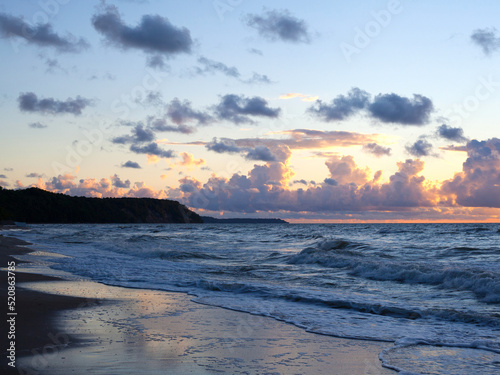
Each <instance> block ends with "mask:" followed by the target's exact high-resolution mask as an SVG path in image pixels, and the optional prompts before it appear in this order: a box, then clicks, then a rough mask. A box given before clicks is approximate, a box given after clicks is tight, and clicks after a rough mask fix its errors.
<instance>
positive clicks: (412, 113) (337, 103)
mask: <svg viewBox="0 0 500 375" xmlns="http://www.w3.org/2000/svg"><path fill="white" fill-rule="evenodd" d="M298 95H300V94H293V93H292V94H289V95H288V96H284V97H280V98H283V99H288V98H292V97H298ZM364 110H367V114H368V115H369V116H370V117H371V118H373V119H375V120H378V121H381V122H385V123H393V124H400V125H417V126H420V125H425V124H427V123H428V122H429V118H430V115H431V113H432V112H433V111H434V106H433V104H432V101H431V100H430V99H429V98H427V97H425V96H423V95H418V94H414V95H413V98H412V99H410V98H405V97H402V96H399V95H397V94H394V93H392V94H379V95H377V96H375V98H374V99H373V100H371V99H370V94H368V93H367V92H366V91H364V90H361V89H359V88H357V87H355V88H352V89H351V90H350V91H349V92H348V93H347V95H338V96H337V97H336V98H334V99H333V100H332V101H331V103H324V102H323V101H321V100H317V101H316V103H315V104H314V105H313V106H311V107H309V108H308V109H307V112H308V113H310V114H312V115H314V116H316V117H317V118H319V119H321V120H323V121H325V122H330V121H343V120H346V119H348V118H349V117H351V116H353V115H355V114H357V113H359V112H361V111H364Z"/></svg>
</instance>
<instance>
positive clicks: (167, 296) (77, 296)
mask: <svg viewBox="0 0 500 375" xmlns="http://www.w3.org/2000/svg"><path fill="white" fill-rule="evenodd" d="M16 241H18V240H15V239H10V238H5V237H0V262H2V263H1V264H2V265H5V266H6V264H7V261H8V260H9V256H8V254H25V253H27V252H28V251H29V250H27V249H26V248H24V247H18V246H16ZM24 245H25V244H24ZM32 258H34V259H36V256H35V255H33V256H32ZM17 265H18V271H22V270H23V264H22V263H20V262H17ZM5 266H4V267H5ZM40 269H41V270H42V271H43V268H37V272H40ZM26 271H30V272H33V269H31V268H30V269H29V270H26ZM45 273H50V272H49V270H47V272H45ZM2 274H3V275H2V281H1V282H2V285H1V287H2V288H3V293H4V294H3V295H4V296H5V295H6V293H5V292H6V277H5V275H4V274H5V272H3V273H2ZM16 277H17V282H18V284H19V286H21V287H22V289H20V288H19V287H18V289H17V295H16V301H17V303H18V305H17V306H16V307H17V311H18V314H19V315H18V316H17V318H18V319H19V320H18V321H17V322H16V366H17V368H16V371H11V372H9V373H20V374H52V375H57V374H339V375H342V374H349V375H352V374H366V375H368V374H371V375H379V374H394V372H393V371H390V370H388V369H385V368H383V367H382V366H381V363H380V361H379V360H378V354H379V353H380V352H381V351H382V350H383V349H384V348H387V347H389V346H391V344H389V343H380V342H372V341H362V340H347V339H340V338H335V337H330V336H322V335H317V334H312V333H308V332H306V331H304V330H303V329H300V328H298V327H295V326H293V325H290V324H287V323H285V322H279V321H277V320H274V319H271V318H266V317H260V316H254V315H251V314H246V313H241V312H236V311H231V310H226V309H221V308H217V307H212V306H206V305H202V304H198V303H194V302H192V301H191V297H190V296H188V295H186V294H183V293H170V292H163V291H154V290H142V289H129V288H120V287H112V286H106V285H103V284H98V283H95V282H91V281H87V280H75V278H74V277H72V278H69V277H68V278H66V280H65V279H58V278H53V277H50V276H44V275H34V274H30V273H27V272H25V273H23V274H21V273H18V272H16ZM3 303H4V306H6V298H5V297H4V298H3ZM4 310H5V308H4ZM4 320H5V319H4ZM6 329H7V327H6V326H5V329H4V328H3V326H2V332H7V331H6ZM3 335H4V336H6V334H3ZM5 341H6V339H4V338H2V342H3V343H5ZM4 351H5V349H3V350H2V352H4ZM5 357H6V355H3V358H2V361H3V362H2V366H3V367H2V368H1V369H2V373H6V372H5V371H4V369H5V370H12V369H9V367H6V364H5Z"/></svg>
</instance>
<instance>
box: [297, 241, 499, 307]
mask: <svg viewBox="0 0 500 375" xmlns="http://www.w3.org/2000/svg"><path fill="white" fill-rule="evenodd" d="M366 248H367V245H365V244H362V243H357V242H352V241H347V240H344V239H337V240H329V241H321V242H318V243H317V244H316V245H315V246H314V247H307V248H305V249H304V250H302V251H301V252H299V253H298V254H294V255H292V256H290V257H289V260H288V262H289V263H290V264H317V265H320V266H323V267H328V268H344V269H347V270H348V271H349V273H350V274H351V275H355V276H361V277H363V278H366V279H371V280H378V281H394V282H400V283H404V284H428V285H433V286H438V287H440V288H445V289H452V290H462V291H471V292H473V293H474V294H475V295H476V297H477V298H478V299H479V300H480V301H482V302H486V303H492V304H497V303H500V275H499V274H498V273H496V272H493V271H490V270H485V269H481V268H474V267H466V266H464V265H463V264H453V263H448V264H443V263H439V262H434V263H431V262H425V261H411V262H405V261H400V260H398V261H394V260H390V259H385V258H383V257H377V256H373V255H372V256H370V257H367V256H365V255H364V254H363V250H364V249H366Z"/></svg>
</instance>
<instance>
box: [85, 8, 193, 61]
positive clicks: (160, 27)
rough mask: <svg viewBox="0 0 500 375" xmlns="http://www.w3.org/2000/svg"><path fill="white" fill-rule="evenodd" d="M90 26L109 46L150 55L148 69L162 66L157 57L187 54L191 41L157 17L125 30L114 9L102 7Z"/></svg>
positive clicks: (147, 17)
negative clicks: (137, 50) (135, 50)
mask: <svg viewBox="0 0 500 375" xmlns="http://www.w3.org/2000/svg"><path fill="white" fill-rule="evenodd" d="M92 24H93V26H94V28H95V29H96V30H97V32H99V33H100V34H101V35H103V36H104V38H105V40H106V41H107V42H109V43H110V44H113V45H115V46H117V47H119V48H122V49H139V50H141V51H143V52H145V53H147V54H150V55H152V57H151V56H150V58H152V60H150V61H149V64H150V65H151V64H152V65H156V66H158V65H162V63H163V60H162V59H161V56H165V57H169V56H173V55H175V54H179V53H191V48H192V45H193V41H192V39H191V34H190V32H189V30H188V29H187V28H185V27H176V26H174V25H172V24H171V23H170V21H169V20H168V19H167V18H164V17H161V16H159V15H145V16H143V17H142V18H141V21H140V23H139V24H138V25H137V26H128V25H126V24H124V22H123V20H122V19H121V17H120V14H119V13H118V9H117V8H116V7H114V6H106V7H105V8H104V9H103V10H101V11H100V12H99V13H97V14H95V15H94V16H93V17H92ZM158 57H159V59H158Z"/></svg>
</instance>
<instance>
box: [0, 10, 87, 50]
mask: <svg viewBox="0 0 500 375" xmlns="http://www.w3.org/2000/svg"><path fill="white" fill-rule="evenodd" d="M0 36H1V37H3V38H6V39H14V38H19V39H23V40H25V41H26V42H27V43H29V44H34V45H37V46H39V47H50V48H54V49H56V50H57V51H59V52H73V53H76V52H81V51H83V50H84V49H86V48H88V47H89V44H88V43H87V42H86V41H85V40H84V39H83V38H79V39H78V38H75V37H74V36H73V35H71V34H68V35H66V36H64V37H63V36H60V35H58V34H57V33H55V32H54V31H53V30H52V25H50V24H49V23H45V24H38V25H36V26H30V25H29V24H27V23H26V22H25V21H24V20H23V19H22V18H20V17H14V16H11V15H9V14H6V13H0Z"/></svg>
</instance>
